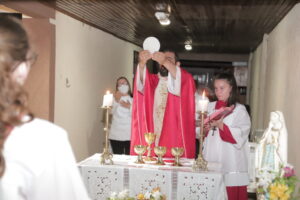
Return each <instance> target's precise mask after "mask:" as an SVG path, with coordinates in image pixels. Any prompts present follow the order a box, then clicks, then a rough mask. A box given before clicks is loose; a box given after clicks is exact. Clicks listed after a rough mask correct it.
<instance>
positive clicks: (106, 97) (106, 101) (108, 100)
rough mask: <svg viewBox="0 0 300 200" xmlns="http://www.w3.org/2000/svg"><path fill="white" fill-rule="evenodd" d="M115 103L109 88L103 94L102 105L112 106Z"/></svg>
mask: <svg viewBox="0 0 300 200" xmlns="http://www.w3.org/2000/svg"><path fill="white" fill-rule="evenodd" d="M112 104H113V94H111V93H110V92H109V90H107V91H106V94H105V95H104V96H103V104H102V107H110V106H112Z"/></svg>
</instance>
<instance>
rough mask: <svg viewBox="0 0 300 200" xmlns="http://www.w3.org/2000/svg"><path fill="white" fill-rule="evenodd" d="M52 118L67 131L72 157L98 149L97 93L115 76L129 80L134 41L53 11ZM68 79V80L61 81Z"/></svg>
mask: <svg viewBox="0 0 300 200" xmlns="http://www.w3.org/2000/svg"><path fill="white" fill-rule="evenodd" d="M55 24H56V72H55V114H54V122H55V123H56V124H58V125H61V126H62V127H63V128H65V129H66V130H67V131H68V133H69V138H70V141H71V144H72V147H73V149H74V152H75V155H76V158H77V160H81V159H84V158H85V157H87V156H89V155H92V154H94V153H96V152H101V151H102V143H103V139H104V137H103V135H104V134H103V126H102V123H101V117H102V110H101V109H100V106H101V104H102V97H103V96H102V95H103V94H104V93H105V91H106V90H107V89H110V90H114V88H115V81H116V79H117V78H118V77H119V76H126V77H127V78H128V79H129V81H130V82H131V81H132V77H133V75H132V71H133V51H134V50H139V47H137V46H135V45H132V44H130V43H128V42H125V41H122V40H120V39H118V38H116V37H114V36H112V35H110V34H107V33H105V32H103V31H101V30H98V29H95V28H93V27H90V26H88V25H86V24H83V23H82V22H79V21H77V20H75V19H73V18H71V17H68V16H66V15H64V14H62V13H60V12H57V13H56V22H55ZM67 81H68V83H67Z"/></svg>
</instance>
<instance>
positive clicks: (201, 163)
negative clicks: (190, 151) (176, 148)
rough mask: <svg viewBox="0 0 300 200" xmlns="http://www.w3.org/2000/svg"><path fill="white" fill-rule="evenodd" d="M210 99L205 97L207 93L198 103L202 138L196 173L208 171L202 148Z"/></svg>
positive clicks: (196, 162) (196, 161)
mask: <svg viewBox="0 0 300 200" xmlns="http://www.w3.org/2000/svg"><path fill="white" fill-rule="evenodd" d="M208 102H209V101H208V98H207V97H206V96H205V92H204V91H203V93H202V98H201V99H200V100H199V102H198V108H197V112H198V113H199V114H200V116H201V119H200V122H201V124H200V138H199V154H198V158H197V159H196V160H195V161H194V164H193V166H192V168H193V170H194V171H206V170H207V161H206V160H205V159H204V158H203V155H202V148H203V137H204V118H205V115H206V112H207V105H208Z"/></svg>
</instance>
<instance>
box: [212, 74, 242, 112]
mask: <svg viewBox="0 0 300 200" xmlns="http://www.w3.org/2000/svg"><path fill="white" fill-rule="evenodd" d="M215 80H226V81H227V82H228V84H229V85H230V86H231V87H232V89H231V93H230V95H229V98H228V101H227V106H231V105H235V104H236V103H237V94H238V93H237V84H236V80H235V78H234V75H233V74H229V73H220V74H216V75H215V77H214V81H213V83H214V82H215ZM215 95H216V94H215Z"/></svg>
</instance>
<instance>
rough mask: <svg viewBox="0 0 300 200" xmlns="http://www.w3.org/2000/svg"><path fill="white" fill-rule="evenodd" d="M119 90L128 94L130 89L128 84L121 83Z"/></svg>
mask: <svg viewBox="0 0 300 200" xmlns="http://www.w3.org/2000/svg"><path fill="white" fill-rule="evenodd" d="M118 90H119V91H120V92H121V93H122V94H127V93H128V90H129V86H128V85H123V84H122V85H121V86H119V87H118Z"/></svg>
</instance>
